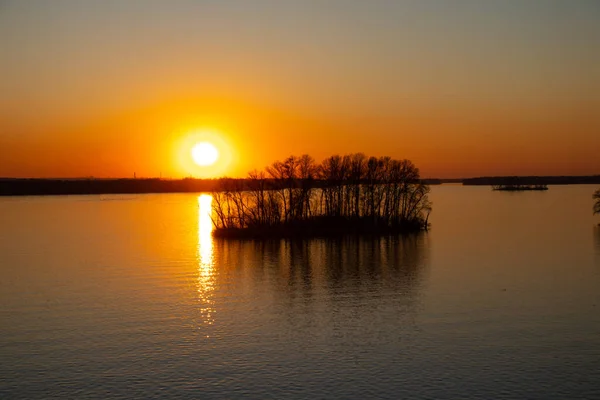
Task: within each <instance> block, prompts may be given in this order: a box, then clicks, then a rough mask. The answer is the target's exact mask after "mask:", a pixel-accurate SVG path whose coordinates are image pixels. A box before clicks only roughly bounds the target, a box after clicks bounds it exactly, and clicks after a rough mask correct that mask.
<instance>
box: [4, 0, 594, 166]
mask: <svg viewBox="0 0 600 400" xmlns="http://www.w3.org/2000/svg"><path fill="white" fill-rule="evenodd" d="M0 61H1V62H0V176H12V177H58V176H60V177H78V176H96V177H117V176H118V177H121V176H132V175H133V173H134V172H136V173H137V175H138V176H158V175H159V174H162V176H163V177H167V176H168V177H181V176H186V175H190V174H192V175H196V172H199V171H194V170H190V169H189V168H187V167H185V163H184V162H182V160H181V158H182V157H184V158H185V157H187V156H188V153H189V151H188V148H187V147H186V146H188V147H189V138H190V137H191V136H190V134H191V133H193V132H194V131H196V130H197V129H200V128H207V129H210V130H212V131H216V132H219V134H220V137H221V139H222V140H223V142H224V143H227V146H228V148H229V151H230V156H231V157H230V159H231V162H230V164H229V165H228V168H227V169H226V170H224V171H221V172H220V173H222V174H227V175H230V176H243V175H245V173H246V172H247V171H249V170H250V169H253V168H259V169H260V168H263V167H264V166H265V165H267V164H270V163H271V162H272V161H273V160H275V159H280V158H283V157H286V156H287V155H290V154H302V153H309V154H311V155H313V156H314V157H315V158H316V159H317V160H320V159H322V158H324V157H326V156H329V155H331V154H335V153H349V152H359V151H361V152H365V153H367V154H368V155H390V156H392V157H396V158H409V159H411V160H412V161H413V162H415V163H416V165H417V166H418V167H419V168H420V169H421V174H422V176H425V177H470V176H482V175H515V174H518V175H530V174H534V175H554V174H565V175H575V174H600V1H596V0H579V1H577V0H570V1H563V0H547V1H544V0H540V1H533V0H531V1H529V0H503V1H496V0H454V1H444V0H439V1H433V0H432V1H424V0H412V1H409V0H407V1H400V0H398V1H392V0H389V1H383V0H380V1H375V0H371V1H363V0H345V1H335V0H328V1H326V0H322V1H311V0H303V1H286V0H256V1H252V0H239V1H226V0H221V1H217V0H215V1H200V0H198V1H152V0H146V1H141V0H140V1H134V0H131V1H116V0H115V1H112V0H103V1H85V0H78V1H61V0H54V1H27V0H24V1H23V0H19V1H10V0H9V1H6V0H0Z"/></svg>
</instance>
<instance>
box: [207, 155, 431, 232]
mask: <svg viewBox="0 0 600 400" xmlns="http://www.w3.org/2000/svg"><path fill="white" fill-rule="evenodd" d="M220 184H221V185H222V186H221V187H218V188H217V190H215V191H214V192H213V193H212V196H213V203H212V204H213V222H214V225H215V229H214V231H213V234H214V235H215V236H219V237H233V238H245V237H248V238H254V237H288V236H329V235H343V234H349V233H360V234H388V233H399V232H416V231H421V230H425V229H427V227H428V216H429V213H430V211H431V203H430V201H429V199H428V196H427V195H428V193H429V186H428V185H427V184H425V183H423V182H422V181H421V179H420V177H419V170H418V168H416V167H415V165H414V164H413V163H412V162H411V161H409V160H394V159H392V158H390V157H379V158H376V157H367V156H365V155H364V154H362V153H357V154H349V155H344V156H339V155H334V156H331V157H329V158H326V159H325V160H323V162H322V163H320V164H317V163H316V162H315V161H314V159H313V158H312V157H310V156H309V155H302V156H300V157H297V156H290V157H288V158H287V159H285V160H284V161H275V162H274V163H273V164H272V165H270V166H269V167H267V168H266V169H265V170H264V171H253V172H250V173H249V175H248V178H247V179H246V180H244V181H240V180H226V179H222V180H220Z"/></svg>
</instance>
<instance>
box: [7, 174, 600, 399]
mask: <svg viewBox="0 0 600 400" xmlns="http://www.w3.org/2000/svg"><path fill="white" fill-rule="evenodd" d="M595 189H596V188H595V187H593V186H584V185H582V186H564V187H560V186H551V187H550V190H548V191H547V192H521V193H508V192H493V191H491V190H490V189H489V188H488V187H462V186H458V185H442V186H435V187H433V188H432V194H431V200H432V201H433V203H434V211H433V213H432V214H431V217H430V221H431V224H432V228H431V230H430V231H429V232H428V233H426V234H423V235H417V236H408V237H401V236H393V237H384V238H378V239H373V238H355V237H349V238H343V239H329V240H324V239H314V240H302V241H297V240H296V241H287V240H275V241H231V240H230V241H227V240H214V239H212V238H211V236H210V230H211V225H210V219H209V218H210V217H209V216H208V215H207V213H206V212H205V210H207V209H208V207H209V205H210V198H208V197H202V196H199V195H191V194H163V195H133V196H132V195H127V196H125V195H122V196H120V195H114V196H64V197H23V198H2V199H0V304H1V313H0V397H1V398H27V399H35V398H40V399H41V398H106V397H109V396H110V397H122V398H149V397H159V396H161V397H179V398H365V397H370V398H372V397H377V398H465V399H476V398H479V399H490V398H511V399H514V398H530V399H565V398H570V399H584V398H587V399H589V398H598V397H600V367H599V364H598V360H600V229H599V228H598V227H596V225H597V224H598V222H600V218H598V217H596V218H594V217H593V216H592V213H591V207H592V200H591V195H592V193H593V191H594V190H595Z"/></svg>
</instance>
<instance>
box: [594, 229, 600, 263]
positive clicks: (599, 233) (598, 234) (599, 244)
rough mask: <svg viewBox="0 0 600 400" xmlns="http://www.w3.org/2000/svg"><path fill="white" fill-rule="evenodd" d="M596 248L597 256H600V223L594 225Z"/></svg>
mask: <svg viewBox="0 0 600 400" xmlns="http://www.w3.org/2000/svg"><path fill="white" fill-rule="evenodd" d="M594 248H595V249H596V257H597V258H600V225H598V226H596V227H594Z"/></svg>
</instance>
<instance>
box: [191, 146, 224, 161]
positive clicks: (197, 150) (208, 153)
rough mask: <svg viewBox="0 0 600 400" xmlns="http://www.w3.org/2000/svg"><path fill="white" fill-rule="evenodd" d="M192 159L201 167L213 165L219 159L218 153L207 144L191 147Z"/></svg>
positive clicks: (213, 147)
mask: <svg viewBox="0 0 600 400" xmlns="http://www.w3.org/2000/svg"><path fill="white" fill-rule="evenodd" d="M192 158H193V159H194V162H195V163H196V164H198V165H200V166H201V167H204V166H208V165H213V164H214V163H215V162H217V160H218V159H219V151H218V150H217V148H216V147H215V146H214V145H213V144H212V143H209V142H199V143H196V144H195V145H194V147H192Z"/></svg>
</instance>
